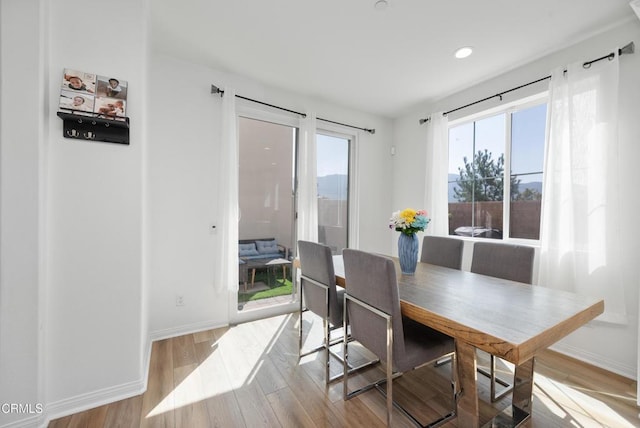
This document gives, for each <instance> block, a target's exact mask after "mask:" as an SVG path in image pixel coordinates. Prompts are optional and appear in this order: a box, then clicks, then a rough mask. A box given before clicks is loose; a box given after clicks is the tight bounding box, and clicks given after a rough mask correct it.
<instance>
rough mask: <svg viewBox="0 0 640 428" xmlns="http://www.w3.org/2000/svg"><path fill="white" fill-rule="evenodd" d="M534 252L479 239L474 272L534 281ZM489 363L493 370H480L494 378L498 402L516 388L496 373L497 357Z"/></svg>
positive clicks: (494, 388) (492, 381) (521, 246)
mask: <svg viewBox="0 0 640 428" xmlns="http://www.w3.org/2000/svg"><path fill="white" fill-rule="evenodd" d="M534 255H535V251H534V249H533V247H527V246H524V245H508V244H497V243H493V242H476V243H475V244H474V245H473V258H472V260H471V272H474V273H479V274H482V275H488V276H493V277H495V278H502V279H508V280H511V281H517V282H522V283H525V284H531V281H532V278H533V258H534ZM489 364H490V367H489V371H486V370H485V369H483V368H481V367H480V368H478V372H479V373H481V374H483V375H485V376H487V377H489V378H490V379H491V401H492V402H495V401H497V400H499V399H500V398H502V397H504V396H505V395H506V394H507V393H509V392H510V391H511V390H512V389H513V382H512V383H511V384H510V383H509V382H507V381H505V380H502V379H499V378H498V377H497V376H496V357H495V356H493V355H491V356H490V362H489ZM496 383H499V384H500V385H502V386H503V387H505V388H504V389H503V390H502V391H500V393H496Z"/></svg>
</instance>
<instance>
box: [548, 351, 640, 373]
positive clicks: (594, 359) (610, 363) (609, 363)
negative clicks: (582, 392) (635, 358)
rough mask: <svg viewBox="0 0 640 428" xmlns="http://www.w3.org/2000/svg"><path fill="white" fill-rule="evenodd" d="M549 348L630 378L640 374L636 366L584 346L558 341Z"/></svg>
mask: <svg viewBox="0 0 640 428" xmlns="http://www.w3.org/2000/svg"><path fill="white" fill-rule="evenodd" d="M549 349H551V350H552V351H556V352H559V353H561V354H565V355H567V356H569V357H572V358H575V359H576V360H580V361H584V362H585V363H589V364H592V365H594V366H596V367H599V368H601V369H603V370H608V371H610V372H612V373H616V374H619V375H620V376H624V377H626V378H629V379H633V380H636V378H637V376H638V373H637V372H636V367H635V366H633V367H631V366H625V365H622V364H620V363H619V362H617V361H614V360H611V359H609V358H603V357H602V355H597V354H594V353H592V352H589V351H585V350H584V349H582V348H576V347H575V346H570V345H565V344H562V343H557V344H555V345H553V346H551V347H550V348H549Z"/></svg>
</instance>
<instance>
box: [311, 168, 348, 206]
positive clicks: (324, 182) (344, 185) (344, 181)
mask: <svg viewBox="0 0 640 428" xmlns="http://www.w3.org/2000/svg"><path fill="white" fill-rule="evenodd" d="M348 187H349V177H348V176H347V175H346V174H331V175H325V176H322V177H318V198H322V199H333V200H342V201H346V200H347V189H348Z"/></svg>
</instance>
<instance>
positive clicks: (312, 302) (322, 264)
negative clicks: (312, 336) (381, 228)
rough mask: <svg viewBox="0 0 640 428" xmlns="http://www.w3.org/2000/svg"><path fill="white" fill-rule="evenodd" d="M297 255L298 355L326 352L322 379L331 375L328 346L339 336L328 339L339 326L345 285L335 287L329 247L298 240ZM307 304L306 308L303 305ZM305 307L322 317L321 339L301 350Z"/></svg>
mask: <svg viewBox="0 0 640 428" xmlns="http://www.w3.org/2000/svg"><path fill="white" fill-rule="evenodd" d="M298 256H299V257H300V270H301V275H300V320H299V322H298V356H299V357H300V358H302V357H304V356H306V355H309V354H313V353H314V352H318V351H324V352H325V381H326V383H329V382H331V381H333V380H335V379H332V378H330V374H329V372H330V370H329V369H330V367H329V364H330V361H331V356H330V353H331V345H334V344H336V343H339V342H340V340H341V338H339V339H336V340H334V341H333V342H332V341H331V331H333V330H335V329H338V328H341V327H342V314H343V310H342V305H343V302H344V297H343V296H344V288H342V287H338V286H336V275H335V272H334V269H333V256H332V254H331V248H329V247H328V246H326V245H322V244H318V243H316V242H310V241H298ZM305 305H306V307H305ZM307 310H309V311H311V312H313V313H315V314H316V315H318V316H319V317H320V318H322V329H323V341H322V344H321V345H320V346H317V347H316V348H313V349H310V350H306V351H303V350H302V324H303V318H302V314H303V312H306V311H307Z"/></svg>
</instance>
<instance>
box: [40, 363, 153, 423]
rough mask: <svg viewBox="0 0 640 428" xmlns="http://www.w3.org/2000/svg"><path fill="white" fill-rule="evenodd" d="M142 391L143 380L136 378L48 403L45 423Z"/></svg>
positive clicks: (133, 395) (132, 395) (138, 393)
mask: <svg viewBox="0 0 640 428" xmlns="http://www.w3.org/2000/svg"><path fill="white" fill-rule="evenodd" d="M145 375H146V374H145ZM143 392H144V382H143V381H142V380H137V381H134V382H129V383H125V384H122V385H116V386H112V387H109V388H104V389H100V390H97V391H93V392H89V393H87V394H81V395H76V396H75V397H70V398H65V399H64V400H60V401H56V402H54V403H49V404H47V406H46V409H45V411H46V412H47V425H48V423H49V421H51V420H54V419H58V418H61V417H64V416H67V415H72V414H74V413H79V412H84V411H85V410H89V409H93V408H95V407H99V406H103V405H105V404H109V403H114V402H116V401H120V400H124V399H125V398H131V397H135V396H136V395H140V394H142V393H143Z"/></svg>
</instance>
